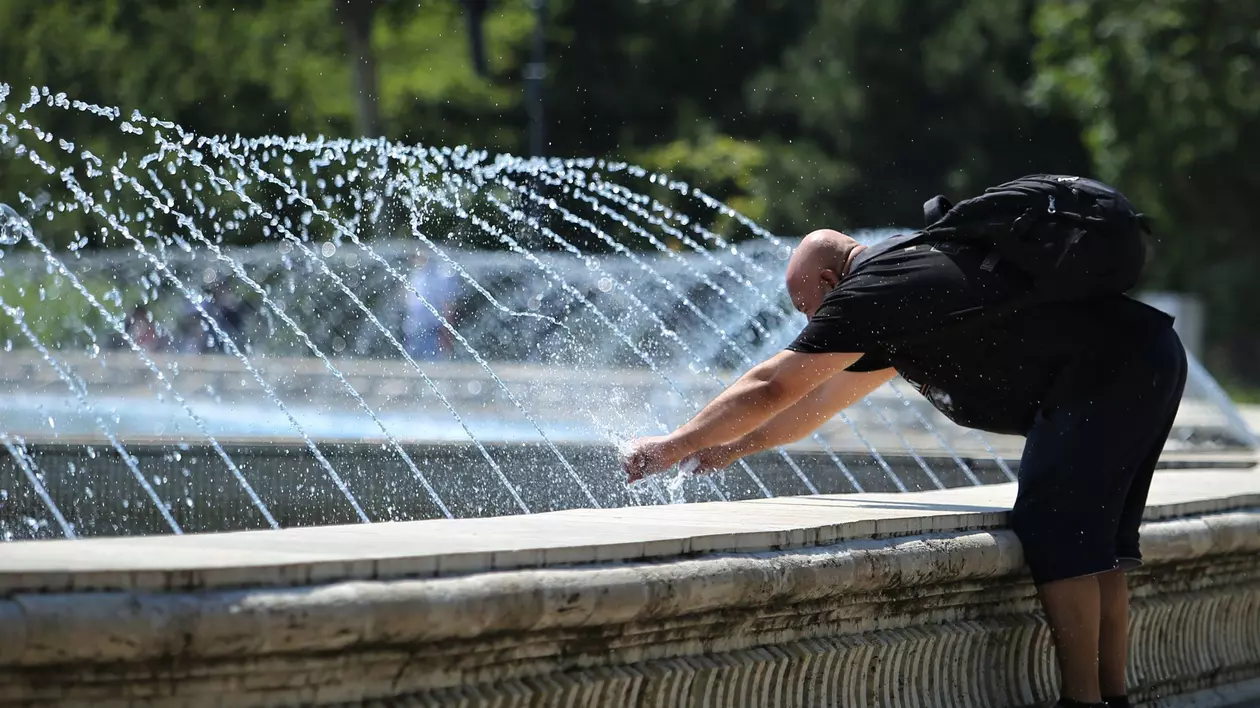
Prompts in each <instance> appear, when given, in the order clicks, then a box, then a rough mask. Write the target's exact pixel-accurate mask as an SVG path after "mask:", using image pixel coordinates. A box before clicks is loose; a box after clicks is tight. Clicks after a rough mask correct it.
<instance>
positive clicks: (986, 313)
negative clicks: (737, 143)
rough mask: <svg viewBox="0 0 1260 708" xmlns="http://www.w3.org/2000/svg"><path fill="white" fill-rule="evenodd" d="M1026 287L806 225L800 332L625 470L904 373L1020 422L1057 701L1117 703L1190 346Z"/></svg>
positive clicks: (967, 410) (794, 267) (1166, 329)
mask: <svg viewBox="0 0 1260 708" xmlns="http://www.w3.org/2000/svg"><path fill="white" fill-rule="evenodd" d="M1052 203H1053V202H1052ZM1032 288H1033V281H1032V278H1031V277H1029V276H1028V275H1026V274H1025V271H1024V270H1021V269H1019V268H1016V267H1014V266H1013V264H1011V263H1010V262H1007V261H1005V260H1004V259H1002V258H995V257H994V252H993V251H992V248H991V246H988V245H985V244H980V243H961V242H957V241H932V240H928V241H926V242H925V241H923V240H922V239H916V238H913V237H903V238H900V239H891V240H889V241H887V242H885V243H882V244H880V245H878V246H874V247H871V248H869V249H867V248H866V247H864V246H862V245H859V244H858V243H856V242H855V241H854V240H853V239H851V238H849V237H848V236H845V235H844V234H841V233H839V232H836V231H830V230H821V231H815V232H813V233H811V234H809V235H808V236H806V237H805V239H804V240H803V241H802V242H801V244H800V246H799V247H798V248H797V249H796V251H795V252H794V254H793V255H792V258H791V260H790V262H789V264H788V271H787V289H788V294H789V295H790V297H791V299H792V303H793V304H794V305H795V306H796V309H797V310H799V311H800V312H802V313H804V314H805V315H806V316H807V317H809V323H808V324H807V325H806V327H805V329H804V330H803V331H802V332H801V333H800V335H799V336H798V337H797V338H796V340H795V341H794V342H793V343H792V344H791V345H789V346H788V348H787V350H786V351H783V352H780V353H778V354H777V355H775V356H773V357H771V358H770V359H769V360H767V361H765V362H763V363H761V364H759V365H758V366H756V367H754V368H753V369H752V370H751V371H749V372H748V373H746V374H745V375H744V376H742V377H741V378H740V379H739V380H738V381H736V382H735V383H734V384H732V385H731V386H730V387H729V388H728V389H727V390H726V391H724V392H722V393H721V394H720V395H718V396H717V397H716V398H715V399H714V400H713V401H712V402H711V403H710V404H709V405H708V406H707V407H705V408H704V409H703V410H702V411H700V413H699V414H697V415H696V416H695V417H694V418H693V419H692V420H691V421H690V422H688V423H687V424H685V425H683V426H682V427H680V428H679V429H678V430H676V431H675V432H673V433H671V434H670V435H666V436H661V437H653V438H645V439H641V440H639V441H636V445H635V447H634V449H633V451H632V452H631V453H630V454H629V455H628V457H627V458H626V460H625V464H626V471H627V475H628V478H629V479H630V480H631V481H634V480H636V479H638V478H641V477H642V476H644V475H646V474H652V473H656V472H660V471H663V470H665V469H668V468H669V467H671V466H672V465H674V464H675V463H678V462H679V461H681V460H683V459H684V458H687V457H689V456H695V457H696V458H697V460H698V462H699V469H701V470H711V469H720V468H723V467H725V466H727V465H729V464H731V463H732V462H733V461H735V460H736V459H738V458H740V457H742V456H744V455H748V454H750V453H753V452H757V451H759V450H765V449H767V448H772V447H775V446H777V445H782V444H784V443H788V442H791V441H794V440H798V439H800V438H802V437H804V436H805V435H807V434H809V432H810V431H812V430H813V429H814V428H816V427H817V426H818V425H820V424H821V423H823V422H825V421H826V420H828V419H830V418H831V417H832V416H834V415H835V414H836V413H838V412H839V411H841V410H842V409H844V408H845V407H846V406H848V405H850V404H852V403H854V402H856V401H858V400H860V399H861V398H862V397H863V396H865V395H866V394H867V393H869V392H870V391H871V390H873V389H874V388H876V387H877V386H879V385H880V384H882V383H884V382H885V381H887V380H888V379H889V378H891V377H892V376H893V375H894V374H896V373H900V374H901V375H902V376H903V377H904V378H906V379H907V380H908V381H910V382H911V383H912V384H913V385H915V386H916V387H918V388H919V390H920V392H922V393H923V394H924V395H925V396H926V397H927V398H928V399H929V400H931V401H932V403H933V404H934V405H935V406H936V407H937V408H938V409H939V410H941V411H942V412H943V413H945V415H947V416H948V417H950V418H951V419H952V420H954V421H955V422H957V423H959V424H962V425H967V426H971V427H975V428H980V429H984V430H989V431H994V432H1001V433H1013V434H1021V435H1026V436H1027V444H1026V446H1025V449H1024V455H1023V459H1022V461H1021V463H1020V469H1019V477H1020V480H1019V481H1020V483H1019V493H1018V497H1017V500H1016V503H1015V508H1014V513H1013V515H1012V525H1013V528H1014V531H1015V533H1016V534H1017V535H1018V537H1019V538H1020V541H1021V543H1022V545H1023V547H1024V553H1025V557H1026V558H1027V561H1028V564H1029V566H1030V568H1031V570H1032V576H1033V580H1034V582H1035V583H1036V584H1037V588H1038V594H1039V597H1040V598H1041V602H1042V604H1043V606H1044V608H1045V612H1046V617H1047V620H1048V622H1049V625H1050V628H1051V631H1052V633H1053V635H1054V639H1055V644H1056V647H1057V656H1058V662H1059V666H1060V669H1061V673H1062V690H1061V699H1060V705H1064V706H1090V705H1107V706H1127V705H1128V702H1127V698H1126V697H1125V695H1126V686H1125V661H1126V656H1125V650H1126V646H1127V640H1128V614H1129V605H1128V602H1129V600H1128V588H1127V585H1126V581H1125V576H1124V573H1125V571H1126V570H1127V569H1131V568H1133V567H1136V566H1137V565H1139V564H1140V558H1141V554H1140V552H1139V550H1138V525H1139V523H1140V521H1141V515H1142V511H1143V508H1144V507H1145V501H1146V496H1147V491H1148V489H1149V486H1150V481H1151V476H1152V473H1153V471H1154V468H1155V463H1156V461H1157V459H1158V457H1159V455H1160V452H1161V450H1162V448H1163V444H1164V441H1165V439H1166V438H1167V436H1168V433H1169V430H1170V428H1171V426H1172V422H1173V418H1174V416H1175V414H1176V411H1177V406H1178V404H1179V402H1180V399H1181V393H1182V389H1183V387H1184V385H1185V372H1186V361H1185V353H1184V350H1183V349H1182V347H1181V343H1180V341H1179V340H1178V339H1177V336H1176V334H1175V333H1174V332H1173V330H1172V328H1171V322H1172V320H1171V318H1169V317H1167V316H1165V315H1163V314H1162V313H1160V312H1158V311H1156V310H1153V309H1151V308H1149V307H1147V306H1145V305H1143V304H1141V303H1139V302H1137V301H1135V300H1131V299H1129V298H1127V297H1124V296H1122V295H1113V296H1103V297H1096V298H1092V299H1090V300H1088V301H1077V302H1067V301H1063V302H1042V303H1040V304H1035V305H1029V306H1027V307H1021V308H1014V309H1012V308H1009V307H1003V305H1004V304H1007V303H1011V302H1018V301H1019V300H1018V298H1021V297H1022V296H1024V295H1026V294H1028V293H1029V292H1030V290H1031V289H1032ZM1104 699H1105V701H1106V702H1105V703H1104V702H1103V701H1104Z"/></svg>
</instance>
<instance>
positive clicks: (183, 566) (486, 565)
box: [0, 469, 1260, 595]
mask: <svg viewBox="0 0 1260 708" xmlns="http://www.w3.org/2000/svg"><path fill="white" fill-rule="evenodd" d="M1014 499H1015V485H1013V484H1003V485H986V486H982V487H963V488H956V489H948V490H941V491H932V492H913V493H907V494H843V495H821V496H812V497H776V498H771V499H756V500H749V501H739V502H712V503H705V504H687V505H676V506H647V507H630V508H618V509H572V510H568V511H557V512H550V513H545V514H534V515H522V516H510V517H491V518H476V519H450V520H448V519H432V520H427V521H414V522H397V523H380V524H352V525H348V526H326V527H317V528H296V529H286V530H283V531H242V532H233V533H220V534H192V535H187V536H178V537H176V536H148V537H136V538H104V539H90V540H81V541H30V542H22V543H12V544H0V595H3V594H12V593H24V592H60V591H69V590H75V591H80V590H160V591H166V590H198V589H212V588H223V589H227V588H244V587H268V586H272V587H274V586H303V585H310V584H322V583H328V582H333V581H337V580H388V579H394V578H424V577H445V576H452V575H461V574H468V573H478V572H485V571H491V570H511V569H518V568H544V567H555V566H565V565H574V564H588V563H607V562H617V561H643V560H664V559H671V558H677V557H680V556H688V555H696V554H704V553H730V552H755V551H764V550H777V549H789V548H806V547H810V546H818V545H827V544H831V543H836V542H839V541H846V540H860V539H870V538H895V537H899V536H907V535H912V534H923V533H938V532H956V531H974V530H986V529H1000V528H1004V527H1005V526H1006V521H1007V514H1008V512H1009V509H1010V508H1011V504H1012V503H1013V501H1014ZM1256 506H1260V473H1255V472H1253V471H1252V470H1249V469H1241V470H1226V471H1221V470H1190V471H1176V472H1173V471H1166V472H1160V473H1159V474H1157V475H1156V477H1155V481H1154V484H1153V485H1152V487H1151V493H1150V497H1149V504H1148V506H1147V510H1146V515H1145V518H1146V520H1148V521H1157V520H1161V519H1169V518H1177V517H1185V516H1190V515H1194V514H1206V513H1212V512H1219V511H1229V510H1233V509H1245V508H1250V507H1256Z"/></svg>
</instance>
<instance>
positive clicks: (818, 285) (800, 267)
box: [787, 229, 866, 317]
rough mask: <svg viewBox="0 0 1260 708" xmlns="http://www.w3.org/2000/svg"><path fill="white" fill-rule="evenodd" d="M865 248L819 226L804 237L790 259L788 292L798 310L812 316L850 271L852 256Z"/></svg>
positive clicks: (846, 237)
mask: <svg viewBox="0 0 1260 708" xmlns="http://www.w3.org/2000/svg"><path fill="white" fill-rule="evenodd" d="M864 248H866V247H865V246H862V245H860V244H859V243H858V242H857V241H854V240H853V239H851V238H849V237H848V236H845V235H844V234H842V233H840V232H839V231H833V230H831V229H819V230H818V231H815V232H813V233H811V234H809V235H808V236H806V237H805V238H803V239H801V245H799V246H797V247H796V250H795V251H794V252H793V253H792V259H791V260H790V261H788V269H787V291H788V296H789V297H791V298H792V305H793V306H795V307H796V309H797V310H799V311H801V312H803V313H805V315H806V316H807V317H813V316H814V312H815V311H816V310H817V309H818V306H819V305H821V304H822V301H823V298H825V297H827V293H829V292H831V290H832V289H833V288H835V287H836V285H837V284H839V283H840V278H842V277H844V274H845V273H846V272H848V266H849V263H850V262H851V261H852V260H853V257H854V256H856V255H857V254H858V253H860V252H861V251H862V249H864Z"/></svg>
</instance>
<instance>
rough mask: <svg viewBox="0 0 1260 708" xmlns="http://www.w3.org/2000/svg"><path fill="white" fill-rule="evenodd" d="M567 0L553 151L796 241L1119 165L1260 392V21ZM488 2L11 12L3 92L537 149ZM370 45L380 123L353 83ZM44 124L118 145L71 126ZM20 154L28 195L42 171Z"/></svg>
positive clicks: (852, 1)
mask: <svg viewBox="0 0 1260 708" xmlns="http://www.w3.org/2000/svg"><path fill="white" fill-rule="evenodd" d="M477 4H481V3H477ZM233 5H235V6H233ZM548 5H549V7H550V10H551V15H550V21H549V23H548V25H547V27H546V32H547V38H548V42H547V54H548V57H547V60H548V74H547V77H546V101H547V113H546V138H547V152H548V154H550V155H558V156H596V157H612V158H617V159H624V160H629V161H631V162H636V163H639V164H643V165H645V166H647V167H649V168H651V169H653V170H660V171H664V172H669V173H671V174H673V175H674V176H676V177H679V178H682V179H685V180H686V181H689V182H691V183H693V184H696V185H697V186H700V187H702V188H704V189H705V190H706V191H708V192H710V193H711V194H713V195H715V196H717V197H718V198H719V199H721V200H723V201H725V202H726V203H728V204H730V205H732V206H734V207H736V208H737V209H739V210H740V211H742V212H744V213H746V214H748V215H749V216H752V217H753V218H755V219H757V220H758V221H760V222H761V223H763V224H765V225H767V226H769V227H771V228H772V229H774V230H776V231H778V232H781V233H786V234H791V233H800V232H803V231H806V230H808V229H811V228H816V227H820V226H836V227H840V228H854V227H861V226H880V225H905V226H914V225H917V224H918V223H919V221H920V220H921V218H922V217H921V215H920V205H921V204H922V202H923V201H924V200H925V199H927V198H928V197H931V196H933V195H934V194H937V193H946V194H948V195H950V196H952V197H955V198H957V197H965V196H968V195H969V194H972V193H974V192H976V191H978V190H980V189H982V188H983V187H985V186H987V185H989V184H992V183H995V182H997V181H1000V180H1005V179H1009V178H1012V177H1016V176H1019V175H1020V174H1023V173H1028V172H1033V171H1063V172H1075V173H1092V174H1096V175H1097V176H1099V177H1101V178H1103V179H1106V180H1109V181H1113V182H1115V183H1116V184H1117V185H1118V186H1119V187H1120V188H1121V189H1123V190H1124V191H1125V192H1126V193H1128V194H1129V195H1130V196H1131V197H1132V198H1133V199H1134V200H1135V201H1136V202H1137V203H1138V204H1139V206H1141V207H1142V208H1143V209H1144V210H1145V211H1147V212H1148V213H1151V214H1152V215H1153V216H1154V217H1155V223H1156V225H1157V228H1158V236H1159V243H1158V249H1157V251H1156V257H1155V260H1154V261H1153V262H1152V266H1151V269H1150V278H1149V284H1150V285H1153V286H1158V287H1168V288H1174V289H1178V290H1186V291H1190V292H1194V293H1198V294H1200V295H1202V296H1203V297H1204V298H1205V299H1206V301H1207V303H1208V306H1209V312H1210V317H1209V325H1210V330H1209V334H1210V340H1211V342H1212V343H1213V346H1214V349H1213V356H1212V357H1211V359H1210V363H1215V364H1217V365H1218V366H1222V365H1223V366H1227V367H1228V369H1229V370H1230V371H1231V372H1233V373H1236V374H1237V375H1239V376H1241V377H1245V378H1247V379H1249V380H1251V381H1260V307H1256V306H1255V303H1256V302H1260V278H1256V277H1254V273H1255V271H1256V269H1257V267H1258V266H1260V245H1258V244H1260V242H1258V241H1257V240H1256V239H1255V238H1254V237H1253V236H1252V234H1254V233H1256V231H1257V229H1258V228H1260V206H1257V205H1260V177H1257V176H1256V174H1257V173H1256V171H1255V170H1254V169H1253V168H1252V165H1251V157H1250V156H1251V155H1252V154H1255V153H1256V150H1257V148H1260V68H1258V67H1257V62H1260V4H1257V3H1254V2H1239V1H1237V0H1094V1H1092V2H1077V1H1075V0H834V1H832V0H685V1H684V0H633V1H630V0H627V1H625V2H580V1H579V0H550V2H549V3H548ZM466 12H467V4H466V3H464V2H461V1H460V0H421V1H418V2H416V1H412V2H403V1H402V0H372V1H371V2H368V1H367V0H364V2H359V1H358V0H355V1H354V2H344V1H343V0H258V2H254V3H235V4H231V3H203V2H193V1H192V0H148V1H142V0H98V1H97V2H93V3H82V2H75V1H73V0H9V1H8V2H5V3H0V36H2V37H4V38H5V41H4V42H2V43H0V81H3V82H8V83H10V84H12V85H13V86H14V88H15V90H16V93H17V95H18V96H19V97H21V96H24V94H25V91H26V87H27V86H29V85H35V86H48V87H49V88H50V89H52V90H53V91H64V92H66V93H68V94H70V95H71V96H73V97H76V98H81V99H83V100H86V101H91V102H95V103H100V104H103V105H111V106H113V105H117V106H120V107H122V108H123V109H124V113H129V112H130V110H131V109H132V108H137V109H140V110H141V111H143V112H145V113H146V114H149V115H153V116H160V117H163V118H166V119H169V120H172V121H175V122H177V123H179V124H181V125H183V126H185V127H187V128H189V129H191V130H194V131H197V132H199V133H203V134H235V133H242V134H246V135H257V134H267V133H279V134H293V133H307V134H315V133H323V134H328V135H351V134H354V133H356V132H362V131H363V130H365V128H364V127H363V126H364V125H365V124H371V125H375V126H376V127H375V128H372V129H371V130H373V131H374V132H380V133H382V134H384V135H386V136H388V137H390V138H394V139H401V140H406V141H410V142H422V143H428V144H441V145H452V146H453V145H459V144H467V145H471V146H474V147H478V148H485V149H488V150H490V151H492V152H513V153H523V152H524V151H525V150H526V148H527V143H526V139H525V136H526V126H527V112H526V109H525V105H524V103H525V94H524V82H523V81H522V76H523V73H524V70H525V65H526V63H527V61H528V60H529V51H530V43H531V35H532V33H533V30H534V17H535V15H534V10H533V4H532V3H531V2H530V0H495V1H494V2H491V3H489V10H488V12H487V13H486V14H485V24H484V27H485V34H484V37H485V50H486V56H487V60H488V62H487V66H486V67H485V69H486V70H485V71H484V72H483V73H479V72H478V71H477V70H475V68H474V66H473V62H472V60H471V51H470V45H469V34H468V28H467V14H466ZM364 38H366V40H367V41H366V44H364V43H363V42H360V41H359V40H361V39H364ZM356 42H357V44H356ZM365 50H366V51H369V52H370V64H371V65H372V67H373V74H374V75H373V78H374V82H370V83H369V84H366V85H368V86H369V87H370V86H371V85H372V83H374V87H375V88H374V91H373V92H372V93H373V94H374V96H373V99H374V100H373V101H372V107H373V108H374V111H375V112H374V114H372V115H367V114H365V112H364V106H365V104H364V103H363V101H362V100H361V99H362V97H363V96H364V92H363V91H362V90H361V88H360V87H361V86H363V85H365V84H364V82H363V79H362V77H361V76H360V77H357V78H356V74H355V68H356V67H357V66H361V65H362V60H361V57H362V56H363V52H364V51H365ZM19 100H20V99H19ZM43 127H44V128H46V129H49V130H51V131H53V132H54V133H55V134H57V135H58V136H73V137H74V138H75V139H76V140H77V141H78V142H79V143H80V144H82V145H85V146H100V147H102V148H104V147H118V146H119V145H120V144H121V143H119V142H118V141H119V140H120V138H119V136H118V135H117V134H116V132H114V131H112V130H111V131H109V132H107V131H104V130H102V128H101V126H100V122H99V121H96V120H89V119H86V118H83V117H79V116H75V115H74V114H73V113H71V112H63V113H61V114H59V116H58V117H57V118H56V122H54V123H53V124H49V125H44V126H43ZM3 164H4V169H5V171H4V172H0V195H3V196H4V199H6V200H10V201H11V200H12V199H11V195H12V194H13V193H15V192H17V191H19V190H20V189H21V188H22V185H24V184H25V183H26V182H27V181H29V180H30V179H32V173H30V172H28V170H29V169H31V168H29V167H27V166H23V165H22V164H21V163H20V161H12V160H6V161H5V163H3ZM667 196H668V195H663V196H662V198H667ZM717 227H718V225H715V228H717Z"/></svg>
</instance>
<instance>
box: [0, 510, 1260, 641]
mask: <svg viewBox="0 0 1260 708" xmlns="http://www.w3.org/2000/svg"><path fill="white" fill-rule="evenodd" d="M1143 544H1144V547H1145V553H1146V555H1147V558H1148V563H1149V564H1150V565H1151V566H1155V567H1158V566H1159V565H1161V564H1171V563H1181V564H1183V565H1184V564H1186V563H1189V562H1191V561H1193V560H1195V559H1201V558H1206V557H1214V556H1234V555H1237V554H1245V553H1254V552H1256V551H1260V510H1256V509H1253V510H1250V511H1241V512H1231V513H1224V514H1217V515H1211V516H1203V517H1199V518H1195V519H1184V520H1176V521H1166V522H1156V523H1152V524H1147V525H1146V526H1145V528H1144V534H1143ZM1022 571H1023V555H1022V552H1021V550H1020V547H1019V543H1018V541H1017V540H1016V539H1015V537H1014V534H1013V533H1011V532H1009V531H996V532H969V533H951V534H932V535H924V536H916V537H910V538H900V539H876V540H862V541H845V542H842V543H839V544H836V545H832V546H823V547H816V548H810V549H801V550H790V551H770V552H760V553H746V554H717V555H709V556H705V557H701V558H695V559H683V560H676V561H673V562H665V563H636V564H608V565H599V566H589V567H573V568H557V569H538V570H517V571H500V572H491V573H483V574H474V575H468V576H463V577H455V578H435V579H424V580H394V581H376V582H364V581H348V582H340V583H334V584H329V585H323V586H316V587H302V588H292V589H283V588H282V589H255V590H232V591H218V592H208V593H205V592H201V593H131V592H86V593H73V592H72V593H44V594H16V595H12V596H10V597H9V598H8V599H6V600H3V601H0V618H3V621H4V625H5V628H6V631H5V635H6V636H7V637H8V640H7V641H5V642H3V643H0V661H3V662H5V663H8V664H18V665H39V664H50V663H54V664H55V663H60V662H65V661H73V662H78V661H89V662H115V661H128V662H134V661H144V660H149V659H156V658H159V657H163V656H169V655H171V654H172V653H177V654H179V655H180V656H182V657H183V658H185V659H194V658H198V659H201V658H215V657H225V656H234V655H237V654H242V653H244V654H249V655H258V654H284V653H308V652H321V651H344V650H347V649H349V648H352V647H356V646H372V647H379V646H387V645H412V644H432V643H438V642H447V641H452V640H464V639H471V638H477V637H484V636H488V635H498V634H505V633H514V632H539V631H546V630H573V629H583V628H590V627H601V626H609V625H626V624H635V623H650V622H657V621H663V620H667V619H669V618H675V617H685V616H690V615H696V614H702V613H706V612H717V611H724V612H731V611H737V610H745V609H750V608H758V607H766V606H778V605H784V606H787V605H796V604H800V603H809V602H822V601H831V600H837V599H840V598H846V597H854V596H862V595H864V594H869V593H881V592H892V591H898V592H901V591H906V590H907V589H909V588H917V589H920V590H923V589H926V588H933V587H938V586H949V585H954V584H958V583H964V582H972V583H975V582H983V581H987V580H991V579H993V578H999V577H1014V576H1018V575H1020V574H1022Z"/></svg>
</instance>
